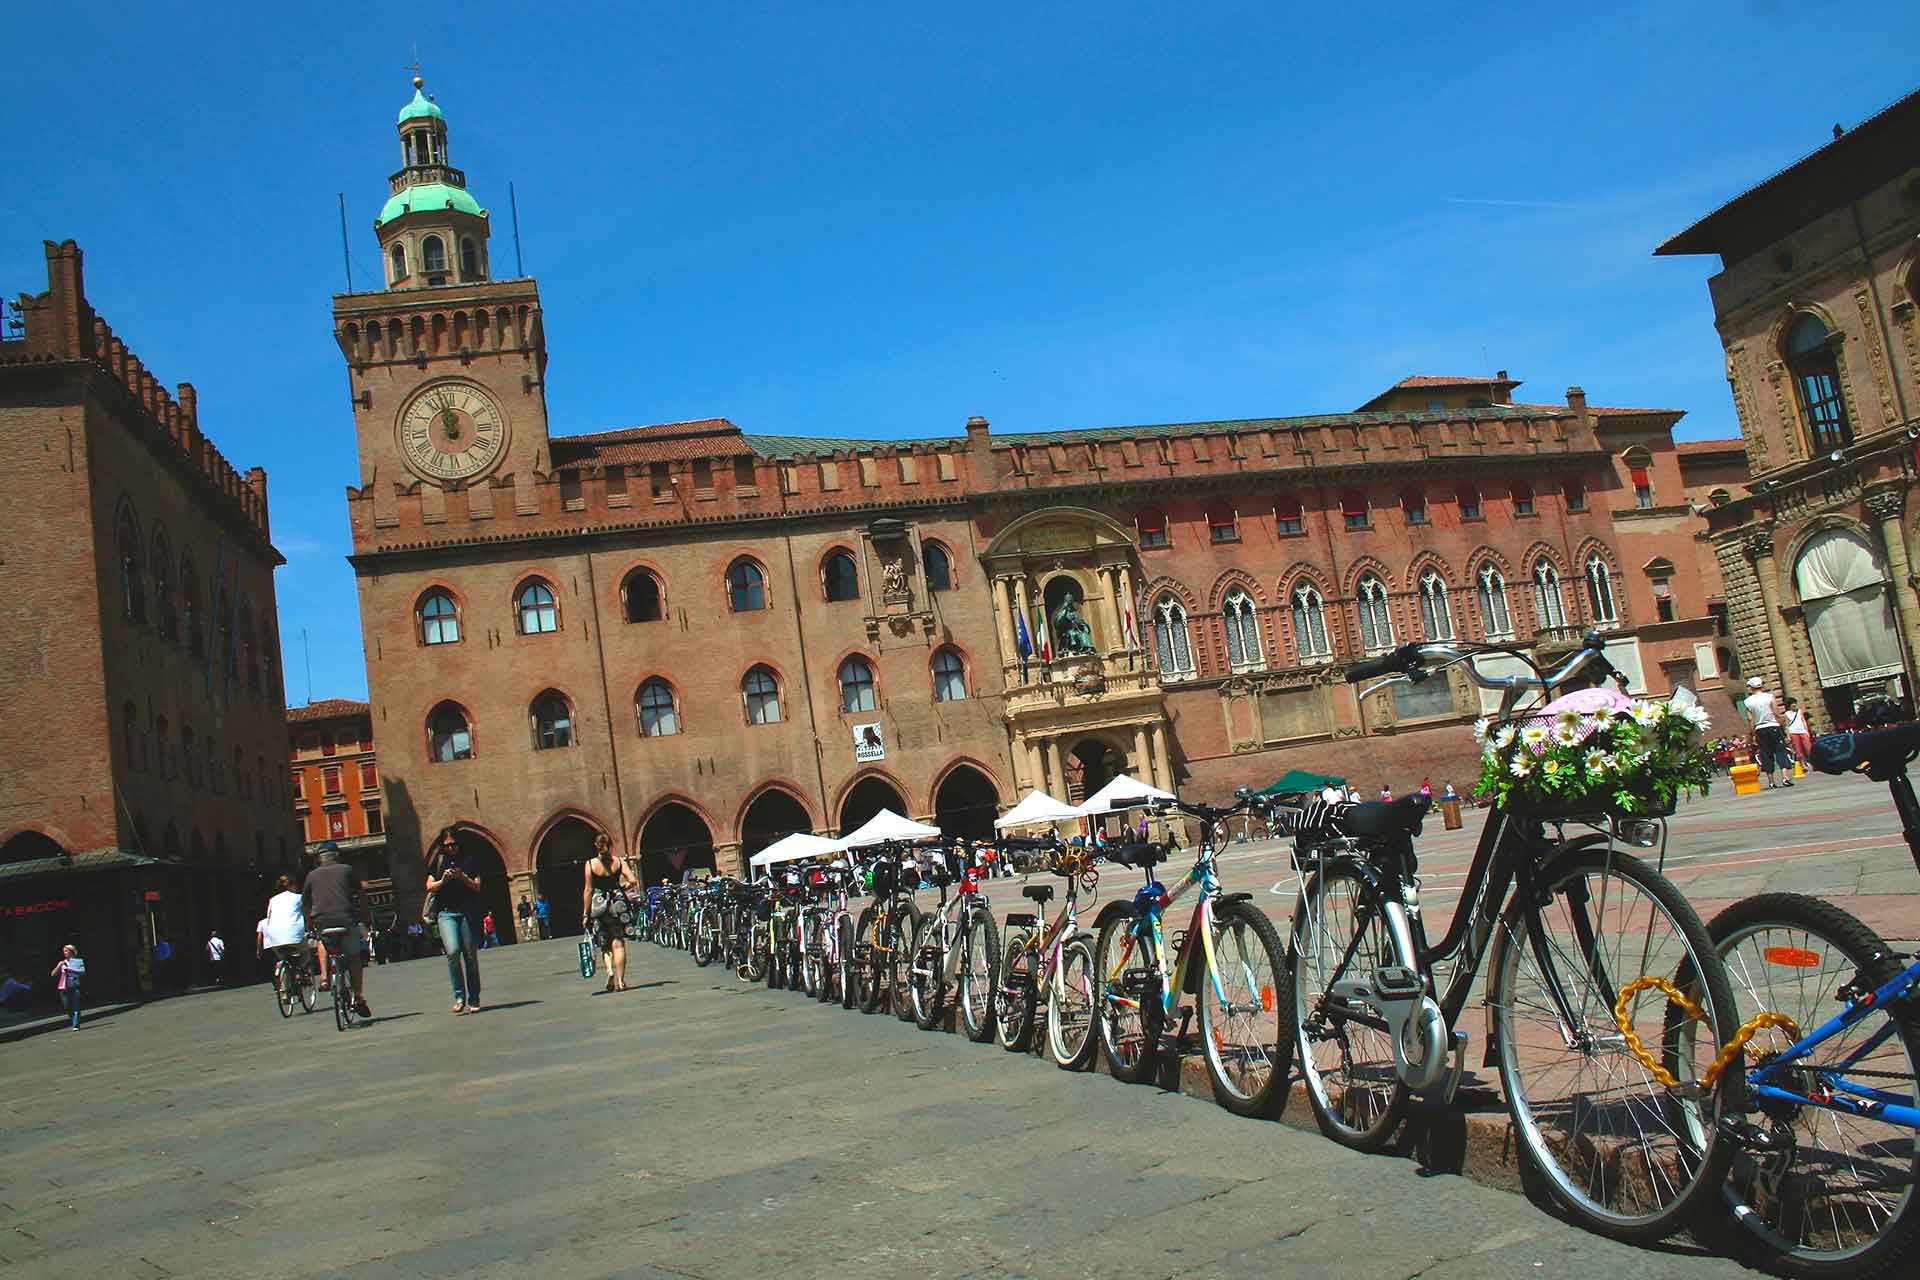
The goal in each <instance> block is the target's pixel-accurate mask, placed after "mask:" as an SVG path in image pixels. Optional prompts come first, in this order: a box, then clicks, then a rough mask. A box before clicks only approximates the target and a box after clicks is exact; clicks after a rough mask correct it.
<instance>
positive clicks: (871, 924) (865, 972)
mask: <svg viewBox="0 0 1920 1280" xmlns="http://www.w3.org/2000/svg"><path fill="white" fill-rule="evenodd" d="M885 927H886V921H884V920H882V919H880V916H879V912H878V910H877V909H876V908H874V907H868V908H867V909H866V910H864V911H862V912H861V913H860V929H859V932H858V935H857V936H858V937H859V939H860V945H862V946H863V947H865V948H866V960H865V961H864V962H863V963H862V964H861V965H860V977H859V982H860V1012H862V1013H878V1012H880V1006H881V1005H882V1004H883V1003H885V1002H886V998H887V952H886V941H887V940H886V936H885V934H884V933H883V932H882V930H884V928H885Z"/></svg>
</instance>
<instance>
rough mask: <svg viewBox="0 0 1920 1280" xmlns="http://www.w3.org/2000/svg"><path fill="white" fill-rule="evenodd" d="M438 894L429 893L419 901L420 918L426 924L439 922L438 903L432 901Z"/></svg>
mask: <svg viewBox="0 0 1920 1280" xmlns="http://www.w3.org/2000/svg"><path fill="white" fill-rule="evenodd" d="M438 896H439V895H438V894H432V893H430V894H428V895H427V896H426V898H425V899H424V900H423V901H422V902H421V903H420V918H421V919H422V920H423V921H425V922H426V923H428V924H439V923H440V904H439V903H437V902H435V901H434V899H435V898H436V897H438Z"/></svg>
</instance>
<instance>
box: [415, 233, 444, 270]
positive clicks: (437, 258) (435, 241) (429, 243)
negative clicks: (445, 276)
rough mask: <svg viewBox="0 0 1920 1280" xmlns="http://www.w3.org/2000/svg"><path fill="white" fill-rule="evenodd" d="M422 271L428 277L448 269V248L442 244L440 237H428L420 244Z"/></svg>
mask: <svg viewBox="0 0 1920 1280" xmlns="http://www.w3.org/2000/svg"><path fill="white" fill-rule="evenodd" d="M420 269H421V270H422V271H424V272H426V273H427V274H428V275H433V274H435V273H437V272H441V271H445V270H446V269H447V247H446V246H445V245H444V244H441V243H440V237H439V236H428V237H427V238H426V239H425V240H422V241H421V242H420Z"/></svg>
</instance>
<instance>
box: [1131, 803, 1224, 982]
mask: <svg viewBox="0 0 1920 1280" xmlns="http://www.w3.org/2000/svg"><path fill="white" fill-rule="evenodd" d="M1149 874H1150V873H1149ZM1152 883H1155V884H1158V883H1159V882H1158V881H1157V880H1156V881H1152ZM1195 885H1198V886H1199V887H1200V897H1199V899H1198V900H1197V901H1196V902H1195V903H1194V904H1193V916H1192V918H1191V920H1190V921H1189V922H1188V925H1187V932H1186V936H1185V938H1183V939H1182V940H1181V945H1180V951H1179V954H1178V955H1176V956H1175V957H1174V961H1173V964H1172V965H1171V966H1169V965H1168V963H1167V941H1166V930H1165V927H1164V925H1163V923H1162V921H1163V917H1164V915H1165V913H1166V910H1167V908H1168V907H1171V906H1172V905H1173V904H1174V903H1176V902H1178V901H1179V900H1180V898H1181V896H1182V895H1183V894H1185V893H1186V892H1187V891H1188V890H1189V889H1191V888H1193V887H1194V886H1195ZM1220 894H1221V888H1220V880H1219V877H1218V876H1216V875H1215V874H1214V854H1213V841H1212V837H1211V836H1210V835H1209V836H1202V837H1201V841H1200V856H1199V858H1198V860H1196V861H1195V862H1194V864H1193V866H1191V867H1189V868H1188V869H1187V873H1186V874H1185V875H1184V876H1182V877H1181V878H1180V883H1179V884H1177V885H1175V886H1174V887H1173V891H1172V892H1171V893H1168V894H1167V895H1166V898H1167V900H1166V901H1165V902H1164V903H1160V904H1158V905H1155V906H1152V907H1150V908H1149V909H1148V911H1147V913H1146V914H1145V915H1144V916H1142V917H1141V918H1140V919H1139V920H1137V921H1135V922H1134V926H1133V928H1132V929H1130V930H1128V932H1127V943H1126V946H1124V947H1122V948H1121V949H1120V956H1119V959H1118V961H1117V963H1116V964H1115V965H1114V968H1113V972H1111V973H1109V974H1107V976H1106V983H1107V988H1108V991H1107V998H1108V999H1110V1000H1112V1001H1113V1003H1114V1004H1116V1005H1118V1006H1120V1007H1121V1008H1125V1009H1137V1008H1139V1007H1140V1002H1139V1001H1137V1000H1134V999H1132V998H1131V997H1128V996H1123V995H1120V994H1119V993H1117V992H1115V991H1114V990H1113V985H1114V984H1115V983H1116V982H1118V981H1119V979H1120V975H1121V974H1123V973H1124V972H1126V968H1127V961H1128V960H1129V959H1131V958H1132V956H1133V949H1134V944H1135V942H1137V941H1141V939H1142V930H1141V925H1142V924H1145V925H1147V926H1148V927H1149V929H1150V931H1151V935H1150V936H1151V937H1152V940H1153V948H1154V958H1155V960H1156V962H1157V964H1158V966H1159V971H1160V972H1161V973H1164V974H1167V975H1168V977H1167V981H1166V982H1165V983H1163V984H1161V988H1160V1007H1161V1009H1162V1011H1163V1012H1165V1013H1166V1014H1168V1015H1169V1016H1171V1014H1172V1013H1173V1010H1174V1008H1175V1007H1176V1006H1177V1005H1178V1004H1179V1003H1180V997H1181V996H1182V995H1186V994H1196V995H1197V994H1198V993H1199V989H1200V984H1199V982H1198V977H1199V970H1194V971H1193V974H1192V979H1193V980H1192V981H1191V982H1190V980H1189V975H1188V969H1187V966H1188V965H1189V964H1191V963H1192V962H1193V957H1194V955H1195V954H1200V955H1203V956H1204V957H1205V960H1204V963H1205V965H1206V975H1207V981H1209V982H1211V983H1212V984H1213V993H1214V996H1215V997H1216V998H1217V999H1219V1001H1220V1002H1221V1003H1222V1004H1223V1005H1224V1004H1226V1003H1227V996H1226V991H1225V989H1224V988H1223V987H1222V986H1221V985H1220V975H1219V973H1218V972H1217V967H1218V966H1217V964H1216V962H1215V960H1214V955H1213V903H1214V901H1215V900H1216V899H1217V898H1218V897H1219V896H1220ZM1196 934H1197V935H1198V936H1199V938H1200V945H1199V949H1198V952H1197V953H1196V950H1195V946H1194V941H1193V940H1194V937H1195V935H1196ZM1141 945H1142V946H1143V947H1144V945H1145V943H1144V942H1141ZM1189 986H1191V988H1192V990H1191V992H1189V990H1188V988H1189Z"/></svg>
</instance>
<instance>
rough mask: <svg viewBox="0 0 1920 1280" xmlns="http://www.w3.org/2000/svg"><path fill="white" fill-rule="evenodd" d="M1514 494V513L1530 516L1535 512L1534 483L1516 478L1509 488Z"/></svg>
mask: <svg viewBox="0 0 1920 1280" xmlns="http://www.w3.org/2000/svg"><path fill="white" fill-rule="evenodd" d="M1509 492H1511V493H1512V495H1513V514H1515V515H1517V516H1530V515H1532V514H1533V483H1532V482H1531V481H1528V480H1515V481H1514V482H1513V488H1512V489H1511V490H1509Z"/></svg>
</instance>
